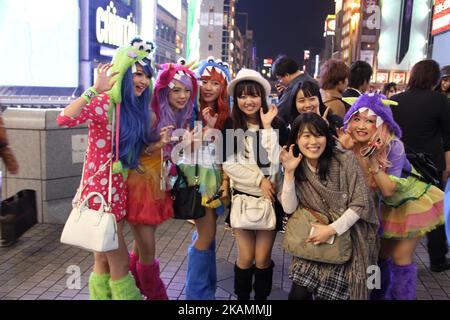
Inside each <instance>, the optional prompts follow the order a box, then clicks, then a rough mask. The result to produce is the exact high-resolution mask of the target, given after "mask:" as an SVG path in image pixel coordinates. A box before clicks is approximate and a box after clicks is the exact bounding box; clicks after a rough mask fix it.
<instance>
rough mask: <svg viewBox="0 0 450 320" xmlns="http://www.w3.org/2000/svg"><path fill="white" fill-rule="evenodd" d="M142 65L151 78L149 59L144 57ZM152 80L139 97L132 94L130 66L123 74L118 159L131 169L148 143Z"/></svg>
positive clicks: (134, 166) (136, 163) (124, 166)
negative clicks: (143, 64)
mask: <svg viewBox="0 0 450 320" xmlns="http://www.w3.org/2000/svg"><path fill="white" fill-rule="evenodd" d="M144 61H145V63H146V65H145V66H142V68H143V69H144V72H145V74H146V75H147V76H149V77H150V78H152V76H153V70H152V67H151V66H150V61H149V60H147V59H144ZM151 88H152V81H150V84H149V87H148V88H147V89H145V91H144V92H143V93H142V95H141V96H140V97H137V96H136V95H135V94H134V83H133V73H132V68H129V69H128V70H127V71H126V73H125V76H124V79H123V83H122V88H121V93H122V104H121V110H120V142H119V159H120V161H121V163H122V166H123V168H125V169H133V168H136V167H137V166H138V163H139V157H140V154H141V152H142V149H143V147H144V146H145V145H147V144H148V134H149V132H150V127H151V124H150V100H151V90H152V89H151Z"/></svg>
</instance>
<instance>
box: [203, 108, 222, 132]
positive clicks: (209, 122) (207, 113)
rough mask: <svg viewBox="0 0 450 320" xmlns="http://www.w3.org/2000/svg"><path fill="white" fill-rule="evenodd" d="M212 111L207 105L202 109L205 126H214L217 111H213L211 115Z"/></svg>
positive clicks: (217, 116)
mask: <svg viewBox="0 0 450 320" xmlns="http://www.w3.org/2000/svg"><path fill="white" fill-rule="evenodd" d="M212 113H214V111H213V109H212V108H211V107H207V108H205V109H203V111H202V115H203V118H204V119H205V122H206V126H207V127H209V128H211V129H212V128H214V127H215V125H216V123H217V119H218V118H219V114H218V113H214V115H213V116H212V115H211V114H212Z"/></svg>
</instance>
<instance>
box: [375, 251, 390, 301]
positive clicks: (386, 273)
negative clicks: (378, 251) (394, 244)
mask: <svg viewBox="0 0 450 320" xmlns="http://www.w3.org/2000/svg"><path fill="white" fill-rule="evenodd" d="M378 266H379V267H380V273H381V274H380V278H381V279H380V280H381V281H380V286H381V288H380V289H374V290H372V292H371V294H370V300H391V284H392V259H391V258H388V259H380V260H378Z"/></svg>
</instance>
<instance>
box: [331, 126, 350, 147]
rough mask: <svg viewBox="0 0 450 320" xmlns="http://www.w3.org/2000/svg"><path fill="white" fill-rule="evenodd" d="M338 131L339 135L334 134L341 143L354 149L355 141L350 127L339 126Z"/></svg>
mask: <svg viewBox="0 0 450 320" xmlns="http://www.w3.org/2000/svg"><path fill="white" fill-rule="evenodd" d="M336 133H337V137H336V136H333V138H334V139H335V140H336V141H338V142H339V143H340V144H341V146H342V148H344V149H346V150H352V149H353V148H354V147H355V141H354V140H353V137H352V132H351V131H350V129H344V128H339V129H337V130H336Z"/></svg>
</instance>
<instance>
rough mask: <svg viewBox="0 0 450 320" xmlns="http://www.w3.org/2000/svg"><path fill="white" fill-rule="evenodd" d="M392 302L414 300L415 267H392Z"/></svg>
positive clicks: (413, 264) (412, 264)
mask: <svg viewBox="0 0 450 320" xmlns="http://www.w3.org/2000/svg"><path fill="white" fill-rule="evenodd" d="M392 276H393V278H392V290H391V293H392V300H416V299H417V297H416V284H417V265H416V264H415V263H411V264H408V265H406V266H398V265H396V264H394V265H393V267H392Z"/></svg>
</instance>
